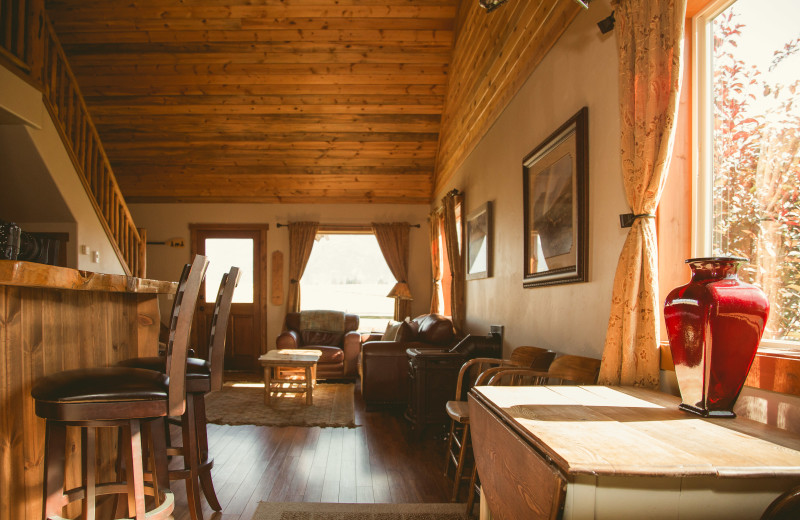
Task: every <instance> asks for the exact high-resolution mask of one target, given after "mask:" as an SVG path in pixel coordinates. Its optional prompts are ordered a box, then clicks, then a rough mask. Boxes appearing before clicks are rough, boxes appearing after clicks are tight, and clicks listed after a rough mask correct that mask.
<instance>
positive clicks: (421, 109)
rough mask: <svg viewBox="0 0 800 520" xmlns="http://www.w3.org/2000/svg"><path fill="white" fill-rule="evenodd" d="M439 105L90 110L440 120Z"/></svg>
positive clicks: (102, 109)
mask: <svg viewBox="0 0 800 520" xmlns="http://www.w3.org/2000/svg"><path fill="white" fill-rule="evenodd" d="M441 113H442V105H441V104H439V105H402V106H401V105H335V104H334V105H288V104H287V105H274V104H273V105H256V104H253V105H149V106H142V105H135V106H124V105H106V106H99V107H93V108H92V115H93V116H94V117H95V118H96V119H98V120H100V119H102V118H103V117H104V116H108V117H111V118H116V117H119V116H125V115H144V116H158V115H174V114H192V115H195V114H196V115H211V114H224V115H242V114H253V115H270V114H351V115H357V114H402V115H414V114H431V115H436V116H439V115H440V114H441Z"/></svg>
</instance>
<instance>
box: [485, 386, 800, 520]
mask: <svg viewBox="0 0 800 520" xmlns="http://www.w3.org/2000/svg"><path fill="white" fill-rule="evenodd" d="M679 403H680V399H679V398H678V397H674V396H672V395H668V394H664V393H660V392H656V391H652V390H644V389H640V388H633V387H605V386H528V387H525V386H521V387H500V386H494V387H476V388H473V389H472V390H471V391H470V395H469V409H470V422H471V425H472V441H473V449H474V453H475V460H476V463H477V466H478V475H479V476H480V482H481V490H482V491H481V495H482V503H481V519H482V520H486V519H488V518H493V519H521V518H525V519H531V520H533V519H539V518H546V519H555V518H563V519H565V520H576V519H590V518H591V519H614V520H624V519H640V518H648V519H660V518H669V519H681V520H683V519H698V520H699V519H703V520H707V519H715V518H719V519H726V520H730V519H737V518H743V519H744V518H747V519H758V518H760V516H761V514H762V513H763V511H764V510H765V509H766V508H767V506H768V505H769V504H770V502H772V501H773V500H774V499H775V498H776V497H777V496H778V495H780V494H781V493H783V492H784V491H786V490H787V489H790V488H792V487H794V486H797V485H800V436H798V435H796V434H793V433H790V432H787V431H785V430H781V429H777V428H774V427H772V426H767V425H764V424H761V423H759V422H756V421H752V420H749V419H744V418H740V417H737V418H735V419H704V418H702V417H699V416H697V415H693V414H689V413H687V412H684V411H681V410H679V409H678V404H679Z"/></svg>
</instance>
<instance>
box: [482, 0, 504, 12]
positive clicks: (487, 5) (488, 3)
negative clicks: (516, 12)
mask: <svg viewBox="0 0 800 520" xmlns="http://www.w3.org/2000/svg"><path fill="white" fill-rule="evenodd" d="M478 3H479V4H480V6H481V7H483V8H484V9H486V12H487V13H491V12H492V11H494V10H495V9H497V8H498V7H500V6H501V5H503V4H504V3H506V0H478Z"/></svg>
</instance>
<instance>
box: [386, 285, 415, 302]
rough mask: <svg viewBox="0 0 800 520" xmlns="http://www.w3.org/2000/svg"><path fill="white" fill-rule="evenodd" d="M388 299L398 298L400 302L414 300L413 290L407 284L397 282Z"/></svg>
mask: <svg viewBox="0 0 800 520" xmlns="http://www.w3.org/2000/svg"><path fill="white" fill-rule="evenodd" d="M386 297H387V298H397V299H398V300H413V299H414V298H412V297H411V289H409V288H408V284H407V283H406V282H397V283H396V284H394V287H392V290H391V291H389V294H387V295H386Z"/></svg>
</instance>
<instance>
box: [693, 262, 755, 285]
mask: <svg viewBox="0 0 800 520" xmlns="http://www.w3.org/2000/svg"><path fill="white" fill-rule="evenodd" d="M743 261H744V259H743V258H720V257H714V258H692V259H689V260H687V261H686V263H688V264H689V267H690V268H691V269H692V281H693V282H700V281H703V280H722V279H725V278H733V279H736V278H738V275H737V271H738V270H739V265H740V264H741V263H742V262H743Z"/></svg>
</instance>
